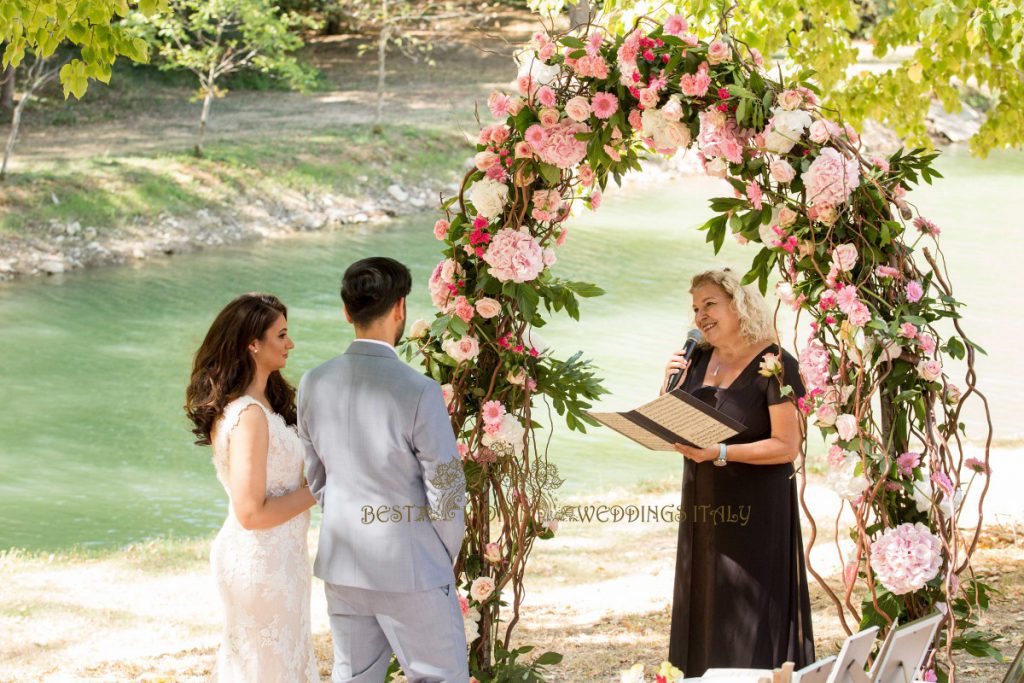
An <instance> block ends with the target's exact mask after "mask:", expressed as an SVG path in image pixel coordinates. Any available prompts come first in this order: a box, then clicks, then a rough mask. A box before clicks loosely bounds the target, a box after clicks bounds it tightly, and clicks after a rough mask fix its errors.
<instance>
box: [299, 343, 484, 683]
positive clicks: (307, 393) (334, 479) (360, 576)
mask: <svg viewBox="0 0 1024 683" xmlns="http://www.w3.org/2000/svg"><path fill="white" fill-rule="evenodd" d="M297 403H298V431H299V437H300V438H301V439H302V441H303V444H304V445H305V448H306V468H307V469H306V478H307V479H308V481H309V488H310V491H312V493H313V496H314V497H315V498H316V500H317V502H318V503H319V504H320V507H321V508H322V509H323V521H322V523H321V526H320V542H319V547H318V549H317V556H316V562H315V563H314V565H313V572H314V574H316V576H318V577H320V578H321V579H323V580H324V583H325V584H326V585H327V601H328V608H329V612H330V619H331V631H332V633H333V636H334V656H335V665H334V682H335V683H343V682H345V681H359V682H367V683H379V682H380V681H383V679H384V672H385V670H386V669H387V665H388V661H389V660H390V656H391V652H392V651H394V653H395V655H396V656H397V657H398V661H399V662H400V663H401V665H402V669H403V671H404V672H405V674H406V676H407V677H408V679H409V681H410V682H411V683H426V682H428V681H429V682H434V681H436V682H441V681H446V682H453V683H466V682H467V681H468V680H469V674H468V671H467V657H466V640H465V630H464V628H463V625H462V615H461V611H460V610H459V604H458V598H457V596H456V594H455V588H454V583H455V575H454V573H453V571H452V565H453V563H454V560H455V558H456V556H457V555H458V553H459V549H460V547H461V545H462V537H463V534H464V533H465V521H464V517H463V515H464V509H465V494H466V483H465V478H464V476H463V473H462V463H461V460H460V459H459V455H458V448H457V446H456V442H455V434H454V433H453V431H452V426H451V422H450V420H449V416H448V409H447V407H446V405H445V402H444V398H443V396H442V393H441V387H440V386H439V385H438V384H437V382H435V381H434V380H432V379H430V378H428V377H425V376H423V375H421V374H420V373H418V372H417V371H415V370H413V369H412V368H411V367H409V366H408V365H406V364H405V363H403V362H402V361H401V360H399V359H398V356H397V355H396V354H395V351H394V349H393V348H389V347H388V346H386V345H384V344H380V343H373V342H370V341H361V340H356V341H354V342H353V343H352V345H351V346H350V347H349V348H348V350H347V351H346V352H345V353H344V354H342V355H340V356H337V357H335V358H333V359H331V360H329V361H327V362H326V363H324V364H323V365H320V366H319V367H316V368H314V369H313V370H311V371H309V372H308V373H306V375H305V376H304V377H303V378H302V381H301V382H300V383H299V391H298V400H297Z"/></svg>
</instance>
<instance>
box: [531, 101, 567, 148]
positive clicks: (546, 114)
mask: <svg viewBox="0 0 1024 683" xmlns="http://www.w3.org/2000/svg"><path fill="white" fill-rule="evenodd" d="M538 118H540V125H542V126H544V127H545V128H550V127H551V126H553V125H555V124H556V123H558V120H559V119H560V118H562V116H561V114H559V113H558V110H557V109H552V108H551V107H545V108H543V109H541V110H540V115H539V117H538ZM530 144H533V143H530Z"/></svg>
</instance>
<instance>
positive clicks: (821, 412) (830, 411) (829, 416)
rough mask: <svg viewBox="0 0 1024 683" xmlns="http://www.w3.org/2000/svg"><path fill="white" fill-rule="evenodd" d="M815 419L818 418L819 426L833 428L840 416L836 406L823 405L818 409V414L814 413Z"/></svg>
mask: <svg viewBox="0 0 1024 683" xmlns="http://www.w3.org/2000/svg"><path fill="white" fill-rule="evenodd" d="M814 417H816V418H817V420H818V425H819V426H821V427H832V426H834V425H835V423H836V418H837V417H838V415H837V414H836V409H835V406H833V405H832V404H831V403H822V404H821V406H819V407H818V410H817V412H815V413H814Z"/></svg>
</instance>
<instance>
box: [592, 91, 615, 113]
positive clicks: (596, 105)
mask: <svg viewBox="0 0 1024 683" xmlns="http://www.w3.org/2000/svg"><path fill="white" fill-rule="evenodd" d="M590 106H591V108H592V109H593V110H594V116H596V117H597V118H599V119H605V120H607V119H610V118H611V117H612V115H613V114H615V112H617V111H618V110H619V100H618V98H617V97H615V95H613V94H611V93H609V92H599V93H597V94H596V95H594V97H593V99H591V101H590Z"/></svg>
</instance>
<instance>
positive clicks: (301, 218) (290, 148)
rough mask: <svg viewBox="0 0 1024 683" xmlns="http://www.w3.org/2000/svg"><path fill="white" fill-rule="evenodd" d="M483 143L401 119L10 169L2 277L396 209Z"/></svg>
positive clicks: (404, 208)
mask: <svg viewBox="0 0 1024 683" xmlns="http://www.w3.org/2000/svg"><path fill="white" fill-rule="evenodd" d="M472 152H473V147H472V146H471V145H470V143H469V142H468V141H467V140H466V138H465V137H464V136H462V135H459V134H458V133H450V132H444V131H438V130H429V129H423V128H421V127H416V126H409V125H400V126H389V127H388V128H387V129H386V130H385V131H383V133H381V134H380V135H375V134H374V133H373V132H372V131H371V130H370V127H369V126H364V125H358V126H349V127H346V128H344V129H341V130H327V131H318V132H316V133H315V134H310V135H304V136H300V137H294V138H288V137H283V138H268V139H266V140H263V141H260V142H252V143H248V144H246V145H245V146H238V145H232V144H229V143H215V144H213V145H211V146H210V147H209V148H208V150H207V153H206V155H205V157H204V158H203V159H196V158H195V157H192V156H191V155H187V154H161V155H132V156H123V157H105V158H103V159H86V160H78V161H75V162H72V163H69V164H68V165H67V166H64V167H63V168H61V169H60V170H45V171H26V172H24V173H21V174H18V175H16V176H14V177H12V178H11V179H9V180H8V181H7V183H8V185H7V186H6V187H5V188H4V189H5V190H6V192H5V195H4V200H3V204H4V209H5V210H4V213H3V214H2V217H0V280H3V279H10V278H13V277H16V276H19V275H34V274H48V275H58V274H61V273H64V272H67V271H70V270H74V269H76V268H83V267H96V266H104V265H111V264H119V263H125V262H129V261H141V260H146V259H151V258H158V257H164V256H170V255H174V254H182V253H188V252H192V251H196V250H201V249H206V248H210V247H218V246H224V245H230V244H238V243H241V242H245V241H249V240H255V239H271V238H279V237H283V236H287V235H292V234H295V233H297V232H308V231H315V230H336V229H342V228H344V227H345V226H347V225H352V224H360V223H367V222H377V221H384V220H387V219H389V218H391V217H394V216H401V215H405V214H409V213H413V212H416V211H421V210H423V209H425V208H427V207H428V206H430V207H434V206H436V205H437V198H438V196H439V194H440V193H441V192H444V193H446V194H448V195H449V196H450V195H451V194H452V193H453V192H454V191H455V190H456V187H457V186H456V181H457V176H458V174H459V169H461V168H462V167H463V166H464V165H465V163H466V159H467V158H468V157H469V156H471V155H472Z"/></svg>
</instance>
